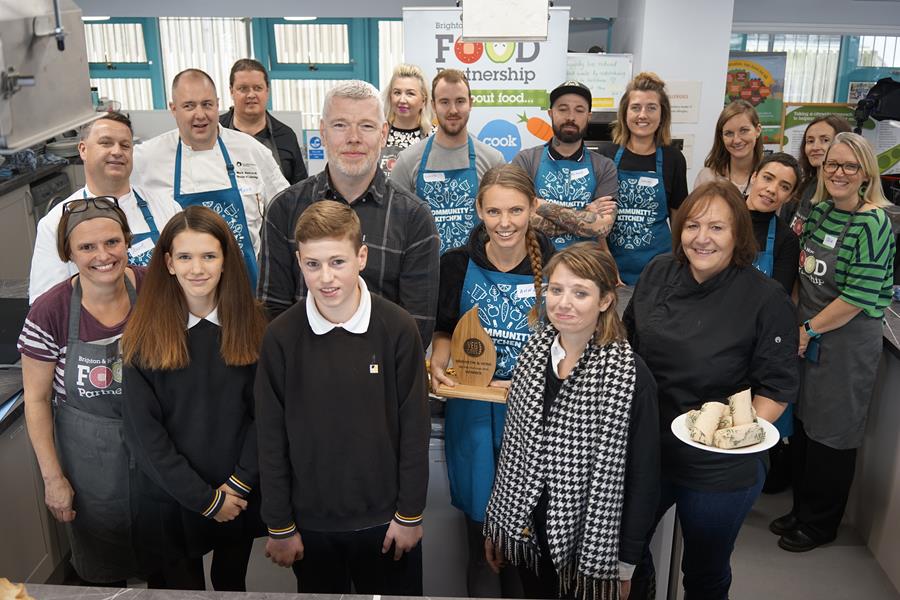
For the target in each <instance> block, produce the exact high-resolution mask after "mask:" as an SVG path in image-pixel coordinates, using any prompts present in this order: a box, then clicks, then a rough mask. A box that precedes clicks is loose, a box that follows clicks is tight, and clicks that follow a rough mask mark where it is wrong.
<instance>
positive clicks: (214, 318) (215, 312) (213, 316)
mask: <svg viewBox="0 0 900 600" xmlns="http://www.w3.org/2000/svg"><path fill="white" fill-rule="evenodd" d="M200 321H209V322H210V323H212V324H213V325H218V326H219V327H221V326H222V324H221V323H219V307H218V305H216V307H215V308H214V309H212V311H210V313H209V314H208V315H206V316H205V317H198V316H197V315H195V314H194V313H192V312H191V311H188V322H187V328H188V329H190V328H191V327H193V326H194V325H196V324H197V323H199V322H200Z"/></svg>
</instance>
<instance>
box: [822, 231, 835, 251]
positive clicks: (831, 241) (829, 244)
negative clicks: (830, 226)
mask: <svg viewBox="0 0 900 600" xmlns="http://www.w3.org/2000/svg"><path fill="white" fill-rule="evenodd" d="M837 240H838V239H837V236H836V235H831V234H830V233H828V234H826V235H825V239H824V240H822V245H823V246H825V247H826V248H834V247H835V246H837Z"/></svg>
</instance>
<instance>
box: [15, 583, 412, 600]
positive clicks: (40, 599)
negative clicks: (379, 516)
mask: <svg viewBox="0 0 900 600" xmlns="http://www.w3.org/2000/svg"><path fill="white" fill-rule="evenodd" d="M26 588H27V590H28V593H29V594H30V595H31V596H33V597H34V598H35V600H136V599H138V598H139V599H140V600H233V599H235V598H237V597H238V596H240V597H241V598H242V599H243V600H339V599H343V598H347V599H351V598H357V599H359V600H365V599H373V598H383V599H387V598H397V597H398V596H363V595H351V594H343V595H338V594H276V593H272V592H215V591H183V590H148V589H144V588H98V587H79V586H70V585H36V584H31V583H30V584H27V585H26ZM422 598H423V600H429V597H428V596H423V597H422Z"/></svg>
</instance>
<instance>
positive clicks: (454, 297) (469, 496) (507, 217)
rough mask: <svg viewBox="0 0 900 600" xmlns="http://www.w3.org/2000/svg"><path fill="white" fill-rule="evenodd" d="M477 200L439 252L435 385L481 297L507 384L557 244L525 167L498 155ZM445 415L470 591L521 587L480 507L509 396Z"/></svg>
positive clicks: (453, 408)
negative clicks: (492, 560)
mask: <svg viewBox="0 0 900 600" xmlns="http://www.w3.org/2000/svg"><path fill="white" fill-rule="evenodd" d="M475 202H476V209H477V211H478V216H479V218H480V219H481V223H479V224H478V225H477V226H476V227H475V229H473V230H472V233H471V235H470V236H469V242H468V244H467V245H466V246H463V247H460V248H455V249H453V250H449V251H448V252H446V253H445V254H444V255H443V256H442V257H441V280H440V290H439V294H438V313H437V323H436V326H435V332H434V338H433V340H432V353H431V381H432V384H433V385H434V387H435V388H437V386H438V385H440V384H446V385H450V386H452V385H454V381H453V379H452V378H451V377H450V376H448V375H447V373H446V369H447V366H448V363H449V361H450V336H451V335H452V333H453V330H454V328H455V327H456V324H457V322H458V321H459V319H460V318H461V317H462V315H463V314H465V313H466V312H467V311H468V310H470V309H471V308H472V307H474V306H475V305H476V304H477V305H478V315H479V317H480V320H481V324H482V326H483V327H484V328H485V330H486V331H487V333H488V335H490V336H491V338H492V340H493V342H494V345H495V347H496V349H497V368H496V371H495V372H494V380H493V381H492V382H491V385H492V386H498V387H509V380H510V377H511V376H512V372H513V368H514V367H515V366H516V360H517V358H518V356H519V352H520V351H521V349H522V348H523V347H524V346H525V344H526V342H527V341H528V338H529V337H530V335H531V330H532V327H533V326H534V325H535V324H536V323H537V322H538V315H539V312H540V305H541V298H542V296H543V284H542V280H543V265H544V264H545V262H546V261H547V260H548V259H549V258H550V255H551V254H553V245H552V244H551V243H550V241H549V240H547V238H546V237H545V236H544V235H543V234H542V233H540V232H539V231H537V230H535V229H534V228H532V227H531V225H530V220H531V216H532V214H534V211H535V209H536V208H537V200H536V198H535V193H534V186H533V184H532V183H531V179H530V178H529V176H528V174H527V173H526V172H525V171H524V170H523V169H522V168H521V167H518V166H515V165H500V166H497V167H494V168H492V169H490V170H489V171H487V172H486V173H485V174H484V176H483V177H482V178H481V184H480V186H479V188H478V195H477V196H476V201H475ZM445 417H446V420H445V426H446V434H445V437H446V446H445V448H446V454H447V471H448V474H449V476H450V493H451V498H452V501H453V505H454V506H456V507H457V508H459V509H460V510H462V511H463V512H464V513H465V517H466V525H467V535H468V540H469V565H468V579H467V580H468V593H469V596H471V597H479V598H488V597H499V596H500V595H501V594H502V595H503V596H505V597H521V591H520V590H519V589H518V587H517V579H518V578H517V576H516V574H515V572H513V571H509V572H507V573H506V574H504V576H502V577H500V578H499V580H498V578H497V576H496V575H494V574H493V573H491V569H490V567H489V565H488V564H487V562H486V561H485V558H484V551H483V546H484V536H483V535H482V527H483V522H484V510H485V506H486V505H487V501H488V497H489V496H490V493H491V486H492V485H493V483H494V468H495V465H496V459H497V456H498V454H499V452H500V439H501V436H502V433H503V424H504V421H505V418H506V405H505V404H495V403H491V402H481V401H475V400H462V399H448V400H447V406H446V413H445Z"/></svg>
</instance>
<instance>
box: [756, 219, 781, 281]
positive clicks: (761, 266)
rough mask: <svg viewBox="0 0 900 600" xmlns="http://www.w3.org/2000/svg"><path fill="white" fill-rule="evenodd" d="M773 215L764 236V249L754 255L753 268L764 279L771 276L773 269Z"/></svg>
mask: <svg viewBox="0 0 900 600" xmlns="http://www.w3.org/2000/svg"><path fill="white" fill-rule="evenodd" d="M777 218H778V217H776V216H775V215H772V218H771V219H770V220H769V232H768V234H766V249H765V250H763V251H762V252H757V253H756V260H754V261H753V266H754V267H756V268H757V269H758V270H759V271H760V272H761V273H763V274H764V275H765V276H766V277H771V276H772V270H773V269H774V268H775V219H777Z"/></svg>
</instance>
